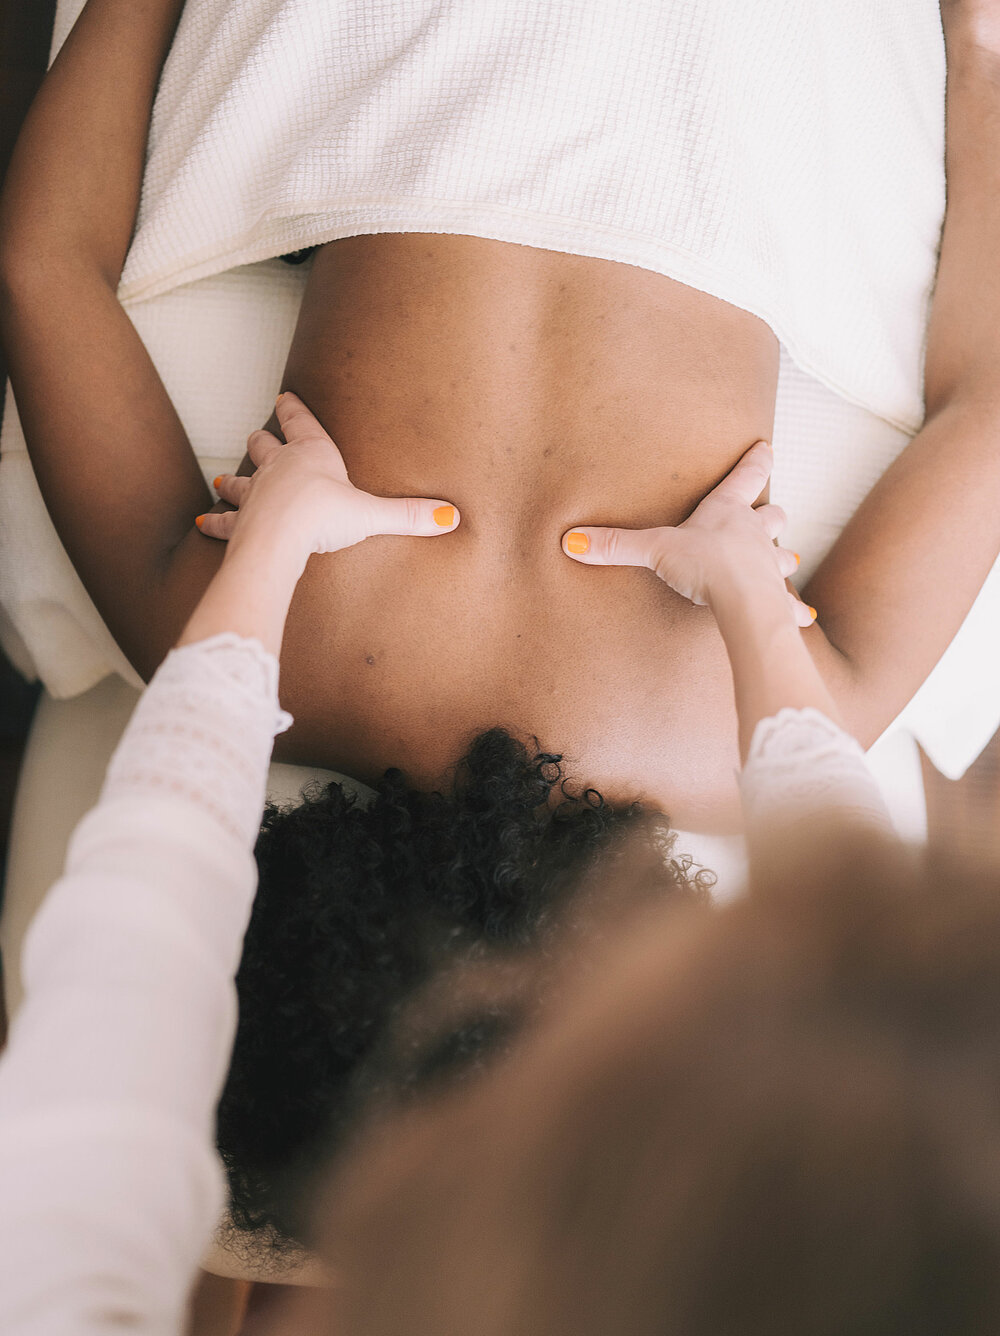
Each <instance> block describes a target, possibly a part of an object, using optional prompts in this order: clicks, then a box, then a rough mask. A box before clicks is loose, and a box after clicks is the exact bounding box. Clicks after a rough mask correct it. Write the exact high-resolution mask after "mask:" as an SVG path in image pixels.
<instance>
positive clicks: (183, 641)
mask: <svg viewBox="0 0 1000 1336" xmlns="http://www.w3.org/2000/svg"><path fill="white" fill-rule="evenodd" d="M306 560H307V556H306V555H304V554H303V552H302V550H301V547H300V545H299V544H298V543H297V542H296V541H295V538H294V536H292V537H287V536H285V537H281V536H279V535H265V534H261V533H259V532H257V531H255V530H248V531H247V532H245V533H244V534H242V535H236V536H234V537H233V538H232V539H231V540H230V542H229V544H228V545H227V547H226V555H225V558H224V560H223V562H222V565H221V566H220V568H219V570H218V572H217V573H216V575H215V576H214V577H213V579H212V582H211V584H210V585H209V586H208V588H207V589H206V590H205V593H204V594H203V595H202V598H201V601H200V602H199V604H198V606H197V608H195V610H194V612H193V613H192V614H191V617H190V618H189V620H188V623H187V625H186V626H185V627H184V630H183V631H182V632H181V636H180V639H179V640H178V641H177V647H178V648H180V647H181V646H182V645H190V644H193V643H194V642H195V641H199V640H206V639H207V638H208V637H209V636H213V635H218V634H220V633H221V632H223V631H232V632H235V634H237V635H241V636H247V637H252V638H254V639H256V640H259V641H260V643H261V644H262V645H263V646H264V648H265V649H266V650H269V651H270V652H271V653H272V654H273V655H274V656H275V657H278V655H279V654H280V652H281V640H282V636H283V634H284V629H285V621H286V619H287V617H288V609H289V606H290V605H291V601H292V595H293V593H294V592H295V586H296V585H297V584H298V581H299V577H300V576H301V574H302V572H303V570H304V569H305V564H306Z"/></svg>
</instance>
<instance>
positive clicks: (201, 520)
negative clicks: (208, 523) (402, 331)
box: [194, 515, 205, 529]
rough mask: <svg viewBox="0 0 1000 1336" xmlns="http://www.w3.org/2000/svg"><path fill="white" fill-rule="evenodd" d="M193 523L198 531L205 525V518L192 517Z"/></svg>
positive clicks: (200, 516) (199, 516)
mask: <svg viewBox="0 0 1000 1336" xmlns="http://www.w3.org/2000/svg"><path fill="white" fill-rule="evenodd" d="M194 522H195V524H197V526H198V528H199V529H200V528H201V526H202V525H203V524H204V523H205V516H204V515H196V516H195V517H194Z"/></svg>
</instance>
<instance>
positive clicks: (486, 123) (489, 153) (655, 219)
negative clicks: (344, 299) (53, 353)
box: [121, 0, 945, 431]
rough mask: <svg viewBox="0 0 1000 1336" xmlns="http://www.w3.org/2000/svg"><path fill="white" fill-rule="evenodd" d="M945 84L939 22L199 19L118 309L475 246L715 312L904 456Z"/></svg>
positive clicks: (193, 1)
mask: <svg viewBox="0 0 1000 1336" xmlns="http://www.w3.org/2000/svg"><path fill="white" fill-rule="evenodd" d="M944 73H945V64H944V40H943V35H942V31H941V23H940V16H939V11H938V4H937V0H840V3H838V4H836V5H816V4H809V5H803V4H802V3H801V0H768V2H767V3H760V4H740V5H734V4H733V3H732V0H636V3H633V4H629V5H622V4H621V3H620V0H504V3H503V4H497V3H483V0H336V2H335V3H331V0H188V3H187V4H186V6H185V9H184V13H183V15H182V18H181V22H180V26H179V28H178V31H177V36H176V38H175V41H174V44H173V47H172V50H171V52H170V56H169V58H168V60H167V63H166V66H165V68H164V72H163V77H162V80H161V84H160V88H159V92H158V94H157V99H156V106H155V109H154V113H153V118H152V125H151V130H150V138H149V152H148V158H147V165H146V175H145V180H144V184H143V191H142V200H141V204H140V209H139V217H138V223H137V227H136V233H135V238H134V241H133V244H132V248H131V250H130V252H129V256H128V260H127V262H126V265H125V271H124V273H123V275H122V285H121V296H122V298H123V300H126V301H129V300H134V299H136V298H142V297H149V296H155V295H156V294H157V293H160V292H166V291H168V290H169V289H170V288H172V287H176V286H178V285H180V284H183V283H186V282H190V281H191V280H192V279H195V278H201V277H204V276H205V275H207V274H211V273H217V272H219V271H220V270H223V269H228V268H231V267H232V266H233V265H238V264H245V263H248V262H250V261H254V260H260V259H264V258H266V257H267V256H270V255H276V254H280V253H281V252H282V251H289V250H294V249H295V248H297V247H299V246H303V245H306V244H309V243H313V242H320V241H328V240H331V239H333V238H335V237H343V236H352V235H356V234H359V233H370V232H420V231H429V232H453V233H470V234H472V235H476V236H486V237H493V238H496V239H498V240H504V241H510V242H518V243H521V244H524V245H529V246H540V247H546V248H550V249H553V250H558V251H564V252H567V253H572V254H580V255H592V256H600V257H602V258H604V259H608V260H618V261H621V262H624V263H628V264H635V265H640V266H641V267H643V268H646V269H651V270H655V271H657V272H659V273H663V274H667V275H670V276H671V277H673V278H675V279H679V280H680V281H682V282H685V283H688V284H690V285H691V286H693V287H696V288H700V289H703V290H704V291H706V292H710V293H712V294H714V295H715V296H717V297H721V298H723V299H725V300H726V301H729V302H732V303H734V304H735V305H737V306H740V307H743V308H745V309H746V310H749V311H752V312H754V313H755V314H756V315H758V316H760V317H761V318H762V319H764V320H766V321H767V323H768V324H769V325H770V326H771V327H772V329H773V330H774V331H775V333H776V334H777V335H778V337H779V338H780V339H781V341H782V342H783V343H784V344H785V345H786V346H787V347H788V348H789V350H790V352H791V354H792V357H793V358H794V359H795V360H796V361H797V362H798V363H799V364H800V365H801V366H802V367H803V368H804V369H805V370H807V371H809V372H811V373H812V374H813V375H815V376H817V377H818V378H819V379H820V380H821V381H823V382H824V383H825V384H827V385H829V386H830V387H831V388H833V389H835V390H836V391H838V393H840V394H841V395H843V396H844V397H845V398H847V399H849V400H851V401H852V402H854V403H858V404H862V405H863V406H865V407H867V408H869V409H871V410H872V411H873V412H875V413H878V414H879V415H880V416H882V417H884V418H886V420H887V421H890V422H892V423H894V424H895V425H896V426H898V427H901V428H902V429H904V430H910V431H912V430H915V429H916V428H917V426H918V425H919V423H920V421H921V419H922V416H923V409H922V386H921V350H922V340H923V330H924V322H925V318H926V311H927V303H928V298H929V294H930V289H931V284H932V282H933V277H934V271H935V264H936V252H937V245H938V240H939V235H940V225H941V219H942V216H943V211H944V175H943V162H944Z"/></svg>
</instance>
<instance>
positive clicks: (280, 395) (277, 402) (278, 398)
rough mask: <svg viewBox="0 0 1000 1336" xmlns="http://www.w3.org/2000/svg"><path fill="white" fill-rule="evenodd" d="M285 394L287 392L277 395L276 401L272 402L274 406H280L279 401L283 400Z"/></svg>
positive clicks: (283, 391)
mask: <svg viewBox="0 0 1000 1336" xmlns="http://www.w3.org/2000/svg"><path fill="white" fill-rule="evenodd" d="M287 393H288V391H287V390H282V391H281V393H280V394H279V395H278V397H277V399H275V401H274V402H275V403H276V404H280V403H281V401H282V399H284V397H285V395H286V394H287Z"/></svg>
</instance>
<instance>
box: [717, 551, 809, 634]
mask: <svg viewBox="0 0 1000 1336" xmlns="http://www.w3.org/2000/svg"><path fill="white" fill-rule="evenodd" d="M706 602H707V604H708V607H709V608H710V609H711V610H712V614H713V616H714V617H715V620H716V621H717V622H718V623H719V627H720V629H723V628H724V625H725V624H726V623H729V622H731V621H734V620H735V621H738V622H741V621H744V620H746V619H747V618H748V617H749V618H751V619H753V620H754V621H755V622H756V623H758V624H764V623H767V624H768V625H770V626H773V629H775V630H777V629H779V628H780V627H782V626H784V625H787V626H789V627H790V628H791V629H792V630H797V627H796V626H795V623H794V621H793V620H792V615H791V613H790V612H789V610H788V608H789V605H788V590H787V589H786V587H785V582H784V580H783V579H782V578H781V576H780V575H779V574H778V572H777V570H776V569H774V568H773V567H768V568H766V569H765V568H760V569H752V568H750V567H747V566H741V567H734V568H732V569H730V570H728V571H726V572H724V573H723V575H722V576H721V578H719V579H717V580H716V582H715V583H714V584H713V585H712V586H711V588H710V589H709V590H708V591H707V595H706Z"/></svg>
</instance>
